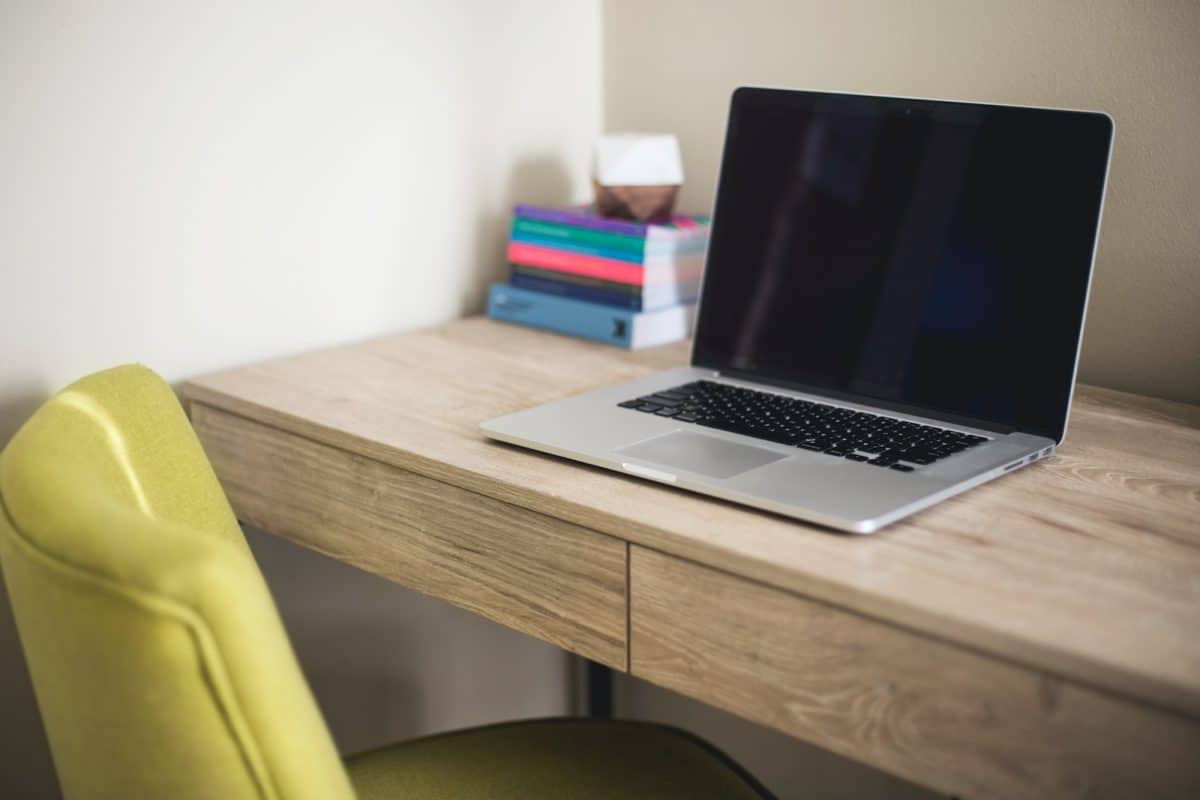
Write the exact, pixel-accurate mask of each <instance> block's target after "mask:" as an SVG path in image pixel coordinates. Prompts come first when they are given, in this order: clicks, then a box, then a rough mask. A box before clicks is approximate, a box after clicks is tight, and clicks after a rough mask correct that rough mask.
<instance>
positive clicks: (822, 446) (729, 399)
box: [618, 381, 988, 472]
mask: <svg viewBox="0 0 1200 800" xmlns="http://www.w3.org/2000/svg"><path fill="white" fill-rule="evenodd" d="M618 405H620V407H621V408H628V409H632V410H634V411H640V412H642V413H644V414H656V415H658V416H660V417H670V418H672V419H674V420H677V421H679V422H690V423H692V424H695V425H703V426H705V427H708V428H717V429H718V430H723V431H730V432H732V433H740V434H743V435H745V436H753V437H755V438H757V439H766V440H767V441H770V442H778V443H779V444H786V445H792V446H794V447H799V448H802V449H804V450H812V451H814V452H821V453H826V454H827V455H830V456H835V457H837V458H846V459H849V460H851V461H861V462H863V463H865V464H872V465H874V466H877V467H887V468H890V469H894V470H898V471H900V472H912V471H913V469H914V468H916V467H923V466H926V465H928V464H932V463H933V462H935V461H937V460H939V459H942V458H948V457H950V456H952V455H954V454H956V453H961V452H962V451H963V450H966V449H967V448H969V447H974V446H975V445H978V444H982V443H983V442H986V441H988V439H987V438H985V437H983V436H972V435H971V434H967V433H961V432H959V431H952V430H946V429H945V428H936V427H934V426H932V425H921V424H919V423H916V422H908V421H907V420H902V419H893V418H891V417H884V416H880V415H878V414H868V413H866V412H864V411H855V410H853V409H850V408H841V407H839V406H831V405H825V404H823V403H814V402H811V401H808V400H801V399H799V398H795V397H784V396H783V395H778V394H771V393H770V392H758V391H755V390H753V389H745V388H742V387H740V386H730V385H728V384H723V383H714V382H712V381H695V382H693V383H685V384H684V385H682V386H676V387H675V388H673V389H667V390H664V391H661V392H656V393H655V394H651V395H647V396H645V397H638V398H636V399H633V400H626V401H625V402H624V403H619V404H618Z"/></svg>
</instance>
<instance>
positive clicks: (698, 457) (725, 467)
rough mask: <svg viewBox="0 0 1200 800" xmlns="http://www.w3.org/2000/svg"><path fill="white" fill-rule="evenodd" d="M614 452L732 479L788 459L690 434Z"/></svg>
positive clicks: (656, 438) (642, 442)
mask: <svg viewBox="0 0 1200 800" xmlns="http://www.w3.org/2000/svg"><path fill="white" fill-rule="evenodd" d="M617 452H618V453H620V454H622V455H626V456H632V457H633V458H637V459H640V460H642V461H649V462H651V463H652V464H661V465H663V466H667V467H675V468H676V469H684V470H687V471H688V472H696V473H699V474H700V475H707V476H708V477H710V478H732V477H733V476H734V475H739V474H741V473H743V472H745V471H747V470H751V469H754V468H755V467H761V466H762V465H763V464H770V463H771V462H772V461H778V460H780V459H781V458H787V457H788V454H787V453H777V452H775V451H774V450H768V449H766V448H765V447H753V446H751V445H747V444H738V443H737V442H727V441H725V440H723V439H718V438H716V437H715V436H705V435H704V434H702V433H691V432H689V431H676V432H675V433H668V434H666V435H665V436H656V437H654V438H653V439H646V440H645V441H641V442H638V443H637V444H635V445H632V446H630V447H626V448H624V449H622V450H618V451H617Z"/></svg>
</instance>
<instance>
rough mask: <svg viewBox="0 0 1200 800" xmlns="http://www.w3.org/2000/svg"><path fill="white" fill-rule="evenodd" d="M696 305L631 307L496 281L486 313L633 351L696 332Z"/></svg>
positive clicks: (507, 320)
mask: <svg viewBox="0 0 1200 800" xmlns="http://www.w3.org/2000/svg"><path fill="white" fill-rule="evenodd" d="M695 315H696V306H695V305H694V304H690V305H677V306H670V307H668V308H661V309H658V310H655V311H632V310H629V309H623V308H617V307H615V306H610V305H604V304H601V303H589V302H586V301H583V300H576V299H574V298H570V297H559V296H556V295H551V294H543V293H541V292H533V291H529V290H527V289H521V288H518V287H516V286H512V285H510V284H507V283H496V284H493V285H492V288H491V291H490V292H489V294H488V316H490V317H491V318H492V319H498V320H503V321H505V322H516V323H518V324H521V325H529V326H531V327H534V328H543V329H545V330H549V331H555V332H557V333H565V334H567V335H569V336H577V337H579V338H582V339H591V340H593V341H597V342H605V343H607V344H613V345H617V346H618V347H627V348H630V349H633V350H636V349H639V348H642V347H654V346H656V345H660V344H666V343H668V342H674V341H678V340H679V339H686V338H687V337H688V336H689V335H690V334H691V332H692V323H693V321H694V320H695Z"/></svg>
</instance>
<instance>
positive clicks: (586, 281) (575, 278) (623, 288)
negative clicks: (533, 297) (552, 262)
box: [509, 264, 643, 297]
mask: <svg viewBox="0 0 1200 800" xmlns="http://www.w3.org/2000/svg"><path fill="white" fill-rule="evenodd" d="M509 266H510V267H511V268H512V274H513V275H527V276H529V277H531V278H541V279H542V280H547V281H556V282H558V283H574V284H577V285H579V286H591V287H594V288H597V289H605V290H606V291H609V292H618V293H620V294H623V295H628V296H630V297H638V296H640V295H641V294H642V288H643V287H641V286H634V285H633V284H631V283H617V282H615V281H606V280H601V279H600V278H589V277H588V276H586V275H575V274H572V273H570V272H559V271H558V270H554V269H542V268H541V267H530V266H526V265H524V264H510V265H509Z"/></svg>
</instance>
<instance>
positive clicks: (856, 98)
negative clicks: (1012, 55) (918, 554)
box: [689, 86, 1116, 444]
mask: <svg viewBox="0 0 1200 800" xmlns="http://www.w3.org/2000/svg"><path fill="white" fill-rule="evenodd" d="M743 98H745V99H749V100H753V101H758V102H761V101H762V100H764V99H765V100H777V101H778V102H781V103H796V102H798V101H800V100H809V101H811V100H820V101H822V103H823V104H824V103H828V102H830V101H837V100H839V99H844V100H845V101H846V102H847V104H848V105H851V104H853V105H857V106H859V107H861V106H862V105H863V104H870V103H877V104H878V105H879V106H880V107H881V108H886V109H892V108H896V107H905V106H911V107H914V108H915V107H921V108H932V107H936V106H939V105H941V106H958V107H964V106H966V107H977V108H1012V109H1023V110H1029V111H1042V112H1053V113H1059V114H1082V115H1091V116H1097V117H1101V118H1103V120H1105V121H1106V123H1107V125H1108V151H1107V155H1106V158H1105V164H1104V176H1103V181H1102V188H1101V198H1100V204H1099V209H1098V212H1097V216H1096V231H1095V236H1094V238H1093V241H1092V246H1091V258H1090V260H1089V262H1088V275H1087V281H1086V289H1085V292H1084V298H1083V303H1082V305H1081V307H1080V312H1079V320H1078V322H1077V324H1076V325H1075V326H1074V327H1075V329H1076V330H1077V334H1076V341H1075V347H1074V353H1075V355H1074V359H1073V361H1072V365H1071V383H1070V387H1069V390H1068V392H1067V397H1066V402H1065V407H1064V408H1063V412H1062V424H1061V425H1060V426H1059V430H1058V433H1057V435H1056V436H1054V437H1053V438H1054V440H1055V442H1056V443H1057V444H1061V443H1062V441H1063V439H1064V438H1065V436H1066V430H1067V423H1068V419H1069V417H1070V409H1071V403H1072V401H1073V399H1074V395H1075V387H1076V383H1077V380H1076V378H1077V374H1078V370H1079V354H1080V350H1081V347H1082V343H1083V331H1084V324H1085V321H1086V319H1087V307H1088V302H1089V300H1090V297H1091V289H1092V281H1093V278H1094V275H1095V265H1096V253H1097V250H1098V246H1099V241H1100V229H1101V224H1102V221H1103V216H1104V204H1105V201H1106V199H1107V197H1108V179H1109V175H1110V174H1111V169H1110V168H1111V163H1112V151H1113V141H1114V139H1115V136H1116V124H1115V122H1114V120H1113V118H1112V116H1111V115H1109V114H1107V113H1106V112H1103V111H1094V110H1081V109H1062V108H1049V107H1044V106H1026V105H1014V104H1003V103H982V102H973V101H963V100H944V99H931V98H919V97H894V96H887V95H871V94H855V93H846V92H822V91H812V90H804V89H776V88H765V87H751V86H742V87H738V88H737V89H735V90H734V91H733V94H732V96H731V98H730V103H729V115H728V118H727V122H726V128H725V138H724V140H723V144H722V150H721V154H722V155H721V163H720V164H719V166H718V171H717V176H718V177H717V188H716V193H715V197H714V200H713V218H712V236H713V237H714V238H715V237H716V236H717V235H719V233H720V228H719V225H720V219H721V203H722V191H721V187H722V184H723V183H724V179H725V177H726V176H725V166H726V161H727V160H728V154H729V151H728V149H729V147H730V143H731V142H730V131H731V130H732V129H733V127H734V125H735V124H736V121H737V114H738V113H739V108H740V106H741V103H742V102H744V100H743ZM710 245H711V242H710ZM712 252H713V248H712V247H711V246H710V248H709V254H710V255H709V257H711V253H712ZM710 268H711V264H709V263H706V264H705V269H704V275H703V277H702V278H701V284H700V292H699V296H698V300H697V309H696V331H695V333H694V335H693V337H692V341H691V351H690V355H689V363H690V364H691V366H692V367H695V368H697V369H704V370H711V371H713V372H715V373H718V374H719V375H723V376H727V377H731V378H735V379H740V380H745V381H752V382H754V383H760V384H763V385H765V386H773V387H778V388H781V389H786V390H790V391H796V392H803V393H805V394H810V395H814V396H818V397H826V398H829V399H832V400H838V401H844V402H848V403H855V404H858V405H864V406H871V407H874V408H880V409H884V410H889V411H895V412H898V413H903V414H911V415H914V416H921V417H925V418H928V419H932V420H937V421H942V422H946V423H950V424H955V425H962V426H967V427H972V428H978V429H981V430H986V431H991V432H994V433H999V434H1006V433H1012V432H1014V431H1015V429H1014V428H1013V427H1012V426H1010V425H1002V424H999V423H997V422H995V421H991V420H986V419H979V418H974V417H967V416H962V415H958V414H953V413H949V412H946V411H944V410H941V409H937V408H928V407H923V406H920V405H911V404H905V403H897V402H893V401H889V400H884V399H880V398H878V397H873V396H871V395H865V394H859V393H854V392H846V391H840V390H836V389H831V388H829V387H825V386H815V385H808V384H804V383H797V382H793V381H786V380H781V379H779V378H777V377H775V376H770V375H762V374H758V373H756V372H754V371H746V370H738V369H734V368H731V366H730V365H728V364H721V363H718V362H715V361H706V360H704V359H702V358H701V357H700V354H699V352H698V348H697V341H698V339H699V337H698V335H695V334H696V333H698V332H699V330H700V326H701V324H702V321H703V319H704V316H703V315H704V307H705V304H706V300H708V298H706V288H707V287H708V281H707V278H708V274H709V270H710Z"/></svg>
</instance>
